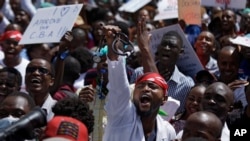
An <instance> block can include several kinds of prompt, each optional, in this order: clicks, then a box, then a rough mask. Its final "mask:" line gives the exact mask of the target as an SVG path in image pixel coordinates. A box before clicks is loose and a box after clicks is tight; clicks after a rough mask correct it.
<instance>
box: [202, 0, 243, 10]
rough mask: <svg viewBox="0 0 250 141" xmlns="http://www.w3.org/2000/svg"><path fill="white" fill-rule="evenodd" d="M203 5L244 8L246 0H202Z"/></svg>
mask: <svg viewBox="0 0 250 141" xmlns="http://www.w3.org/2000/svg"><path fill="white" fill-rule="evenodd" d="M201 5H203V6H211V7H217V6H218V7H223V8H225V6H226V5H227V8H235V9H243V8H245V7H246V0H201Z"/></svg>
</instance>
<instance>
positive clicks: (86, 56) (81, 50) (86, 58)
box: [70, 47, 94, 73]
mask: <svg viewBox="0 0 250 141" xmlns="http://www.w3.org/2000/svg"><path fill="white" fill-rule="evenodd" d="M70 55H71V56H73V57H75V58H76V59H77V60H78V61H79V62H80V64H81V73H82V72H86V71H87V70H88V69H91V68H92V67H93V64H94V61H93V54H92V53H91V52H90V50H89V49H87V48H85V47H78V48H76V49H74V50H73V51H72V52H71V53H70Z"/></svg>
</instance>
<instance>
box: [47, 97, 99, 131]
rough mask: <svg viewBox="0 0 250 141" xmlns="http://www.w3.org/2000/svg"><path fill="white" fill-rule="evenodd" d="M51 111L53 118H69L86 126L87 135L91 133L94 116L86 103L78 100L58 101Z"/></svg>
mask: <svg viewBox="0 0 250 141" xmlns="http://www.w3.org/2000/svg"><path fill="white" fill-rule="evenodd" d="M52 111H53V113H54V114H55V116H69V117H72V118H75V119H78V120H79V121H81V122H82V123H84V124H85V125H86V127H87V128H88V133H91V132H93V127H94V115H93V111H92V110H91V109H90V108H89V105H88V103H87V102H85V101H83V100H81V99H79V98H65V99H62V100H60V101H58V102H57V103H56V104H55V105H54V106H53V107H52Z"/></svg>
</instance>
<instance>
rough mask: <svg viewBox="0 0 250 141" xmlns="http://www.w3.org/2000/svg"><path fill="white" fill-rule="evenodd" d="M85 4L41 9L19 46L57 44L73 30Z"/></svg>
mask: <svg viewBox="0 0 250 141" xmlns="http://www.w3.org/2000/svg"><path fill="white" fill-rule="evenodd" d="M82 6H83V4H76V5H65V6H55V7H49V8H40V9H38V10H37V12H36V14H35V15H34V17H33V18H32V20H31V22H30V24H29V26H28V27H27V29H26V30H25V32H24V34H23V37H22V39H21V41H20V42H19V44H34V43H56V42H59V41H60V39H61V37H62V36H63V35H64V34H65V32H66V31H69V30H71V29H72V27H73V25H74V22H75V21H76V18H77V16H78V15H79V12H80V11H81V9H82Z"/></svg>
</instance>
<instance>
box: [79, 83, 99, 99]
mask: <svg viewBox="0 0 250 141" xmlns="http://www.w3.org/2000/svg"><path fill="white" fill-rule="evenodd" d="M94 97H95V90H94V89H93V88H92V86H86V87H84V88H82V89H81V91H80V92H79V99H81V100H83V101H86V102H92V101H93V100H94Z"/></svg>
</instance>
